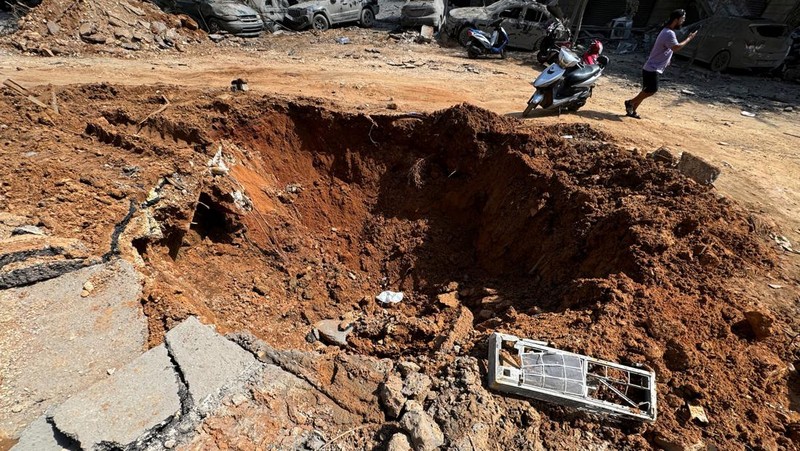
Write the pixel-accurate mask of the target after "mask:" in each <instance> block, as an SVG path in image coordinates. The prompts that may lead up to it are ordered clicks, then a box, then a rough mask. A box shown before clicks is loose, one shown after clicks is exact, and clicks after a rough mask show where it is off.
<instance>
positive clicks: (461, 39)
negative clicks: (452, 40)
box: [458, 25, 469, 47]
mask: <svg viewBox="0 0 800 451" xmlns="http://www.w3.org/2000/svg"><path fill="white" fill-rule="evenodd" d="M458 43H459V44H461V46H462V47H466V46H467V44H469V26H468V25H465V26H464V27H463V28H461V31H459V32H458Z"/></svg>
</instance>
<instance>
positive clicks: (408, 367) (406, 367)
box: [397, 360, 421, 377]
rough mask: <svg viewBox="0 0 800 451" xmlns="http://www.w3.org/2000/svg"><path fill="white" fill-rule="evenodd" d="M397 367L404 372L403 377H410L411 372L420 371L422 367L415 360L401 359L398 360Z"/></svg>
mask: <svg viewBox="0 0 800 451" xmlns="http://www.w3.org/2000/svg"><path fill="white" fill-rule="evenodd" d="M397 369H398V370H400V374H402V375H403V377H408V375H409V374H411V373H418V372H419V370H420V369H421V368H420V367H419V365H417V364H416V363H414V362H407V361H405V360H401V361H400V362H397Z"/></svg>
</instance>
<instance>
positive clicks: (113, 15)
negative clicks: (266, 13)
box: [3, 0, 205, 56]
mask: <svg viewBox="0 0 800 451" xmlns="http://www.w3.org/2000/svg"><path fill="white" fill-rule="evenodd" d="M204 36H205V33H203V32H201V31H198V26H197V23H195V22H194V21H193V20H192V19H191V18H189V17H187V16H183V15H181V16H173V15H170V14H166V13H164V12H163V11H161V10H160V9H159V8H158V7H157V6H155V5H153V4H152V3H149V2H143V1H136V0H131V1H130V2H127V1H120V2H116V1H108V0H44V1H43V2H42V3H41V4H40V5H39V6H37V7H35V8H34V9H33V10H32V11H31V12H30V13H29V14H28V15H26V16H25V17H23V18H22V19H21V21H20V24H19V30H18V31H17V32H16V33H14V34H13V35H12V36H9V37H6V38H4V39H3V41H4V42H5V43H7V44H11V45H13V46H14V47H16V48H18V49H19V50H21V51H23V52H31V53H36V54H40V55H43V56H53V55H62V54H69V55H75V54H83V53H95V52H104V53H121V54H126V53H127V54H130V53H132V52H135V51H139V50H171V49H175V50H178V51H183V50H184V49H185V48H186V46H187V45H189V44H191V43H194V42H200V41H201V40H203V39H204Z"/></svg>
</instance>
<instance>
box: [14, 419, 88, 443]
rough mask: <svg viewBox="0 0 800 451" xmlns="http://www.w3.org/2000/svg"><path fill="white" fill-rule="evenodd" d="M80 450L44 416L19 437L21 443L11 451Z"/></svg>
mask: <svg viewBox="0 0 800 451" xmlns="http://www.w3.org/2000/svg"><path fill="white" fill-rule="evenodd" d="M79 449H80V448H79V447H77V446H75V444H74V443H71V442H70V441H69V440H68V439H67V438H66V437H64V436H63V435H61V434H60V433H58V431H56V429H55V428H54V427H53V425H52V424H50V423H49V422H48V421H47V418H46V417H45V416H44V415H42V416H40V417H39V418H37V419H36V420H35V421H34V422H33V423H31V424H30V426H28V428H27V429H25V431H24V432H23V433H22V435H21V436H20V437H19V442H17V444H16V445H14V447H13V448H11V451H64V450H69V451H77V450H79Z"/></svg>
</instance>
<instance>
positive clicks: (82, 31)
mask: <svg viewBox="0 0 800 451" xmlns="http://www.w3.org/2000/svg"><path fill="white" fill-rule="evenodd" d="M95 30H97V27H96V26H95V24H93V23H88V22H86V23H82V24H81V26H80V27H78V34H79V35H81V36H89V35H90V34H92V33H94V32H95Z"/></svg>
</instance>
